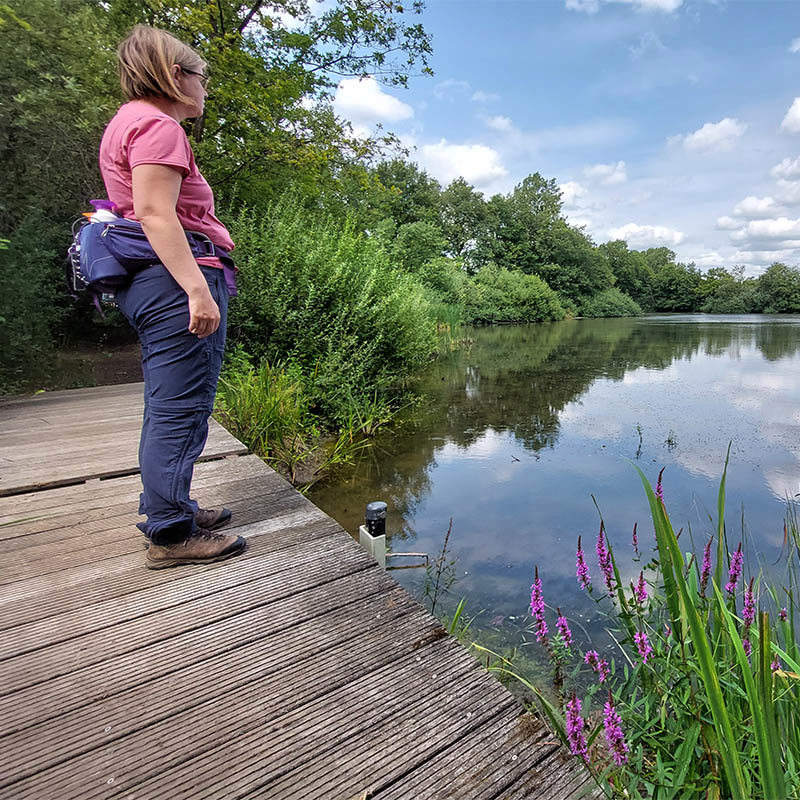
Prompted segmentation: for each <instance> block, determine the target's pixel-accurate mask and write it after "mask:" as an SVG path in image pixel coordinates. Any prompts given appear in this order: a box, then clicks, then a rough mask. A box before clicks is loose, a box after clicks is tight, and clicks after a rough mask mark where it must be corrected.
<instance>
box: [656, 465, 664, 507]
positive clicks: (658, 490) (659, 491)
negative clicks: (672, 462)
mask: <svg viewBox="0 0 800 800" xmlns="http://www.w3.org/2000/svg"><path fill="white" fill-rule="evenodd" d="M665 469H666V467H661V472H659V473H658V480H657V481H656V497H657V498H658V499H659V500H660V501H661V505H664V487H663V486H662V485H661V476H662V475H663V474H664V470H665Z"/></svg>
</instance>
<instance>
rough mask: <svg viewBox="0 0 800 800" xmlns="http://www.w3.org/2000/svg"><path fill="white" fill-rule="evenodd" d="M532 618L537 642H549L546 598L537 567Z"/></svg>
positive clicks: (532, 588) (532, 590)
mask: <svg viewBox="0 0 800 800" xmlns="http://www.w3.org/2000/svg"><path fill="white" fill-rule="evenodd" d="M531 616H532V617H533V619H534V620H535V622H536V627H535V629H534V632H535V633H536V641H537V642H539V644H544V643H545V642H546V641H547V622H546V621H545V618H544V597H543V595H542V581H541V579H540V578H539V567H536V571H535V577H534V581H533V586H531Z"/></svg>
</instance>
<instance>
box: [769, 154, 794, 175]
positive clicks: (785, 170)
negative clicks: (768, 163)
mask: <svg viewBox="0 0 800 800" xmlns="http://www.w3.org/2000/svg"><path fill="white" fill-rule="evenodd" d="M770 175H772V177H773V178H785V179H786V180H795V179H797V178H800V156H798V157H797V158H784V159H783V161H781V163H780V164H776V165H775V166H774V167H773V168H772V169H771V170H770Z"/></svg>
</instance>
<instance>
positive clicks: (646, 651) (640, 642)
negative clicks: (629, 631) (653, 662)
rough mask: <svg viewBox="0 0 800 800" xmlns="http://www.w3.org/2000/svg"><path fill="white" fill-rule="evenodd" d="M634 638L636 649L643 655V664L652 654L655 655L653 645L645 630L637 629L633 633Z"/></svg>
mask: <svg viewBox="0 0 800 800" xmlns="http://www.w3.org/2000/svg"><path fill="white" fill-rule="evenodd" d="M633 640H634V642H636V649H637V650H638V651H639V655H640V656H641V657H642V664H646V663H647V661H648V659H649V658H650V656H651V655H653V647H652V645H651V644H650V641H649V639H648V638H647V634H646V633H645V632H644V631H637V632H636V633H634V634H633Z"/></svg>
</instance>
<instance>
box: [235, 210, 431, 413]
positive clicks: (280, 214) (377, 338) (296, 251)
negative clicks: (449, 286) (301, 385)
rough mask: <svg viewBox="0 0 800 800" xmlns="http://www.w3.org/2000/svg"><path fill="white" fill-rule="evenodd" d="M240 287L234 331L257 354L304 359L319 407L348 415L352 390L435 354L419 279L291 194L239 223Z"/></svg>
mask: <svg viewBox="0 0 800 800" xmlns="http://www.w3.org/2000/svg"><path fill="white" fill-rule="evenodd" d="M231 230H232V233H233V235H234V238H235V240H236V241H237V242H238V250H237V252H238V263H239V265H240V267H241V272H240V287H241V289H240V294H239V297H238V298H237V302H236V303H234V304H232V305H231V309H232V313H231V325H232V328H233V332H234V335H235V336H236V338H237V339H238V340H239V341H240V342H241V343H242V344H243V346H244V347H245V349H246V350H247V351H248V352H249V353H251V354H252V355H253V356H254V357H255V358H257V359H260V358H262V357H266V358H267V359H269V360H270V361H274V360H285V361H287V362H289V363H292V364H297V365H299V367H300V368H301V369H302V371H303V374H304V375H306V376H309V380H310V381H311V382H312V389H311V392H312V394H313V395H314V396H315V397H317V398H318V402H319V410H320V411H321V412H322V413H323V414H324V415H325V416H326V417H327V418H329V419H333V420H342V419H344V418H345V417H346V415H347V411H348V408H349V406H350V405H352V403H353V399H354V398H363V397H369V396H371V395H372V394H373V393H374V392H375V391H376V390H379V391H386V390H387V389H389V388H391V387H393V386H396V385H397V384H398V383H399V382H400V381H402V379H403V378H404V377H405V376H407V375H408V374H410V373H411V372H412V371H414V370H415V369H417V368H419V367H420V366H421V365H422V364H423V363H425V362H426V361H427V360H428V358H429V357H430V356H431V354H432V353H433V352H434V347H435V337H434V330H433V322H432V320H431V314H430V309H429V308H428V304H427V301H426V299H425V295H424V290H423V288H422V286H421V285H420V284H419V283H418V282H417V281H416V280H415V279H414V278H413V277H412V276H410V275H408V274H406V273H403V272H400V271H398V270H397V269H395V268H394V267H393V266H392V265H391V263H390V259H389V256H388V254H387V252H386V250H385V249H384V247H383V246H382V244H381V243H380V242H378V241H376V240H374V239H370V238H368V237H366V236H364V235H363V234H360V233H358V231H356V230H355V229H354V228H353V225H352V224H351V223H350V222H344V223H342V222H340V221H338V220H335V219H333V218H331V217H328V216H325V215H320V216H319V217H317V218H314V217H312V216H310V215H309V214H308V212H307V211H306V209H305V208H304V207H303V205H302V203H301V202H300V201H299V200H298V199H297V198H296V197H294V196H292V195H287V196H286V197H284V198H282V199H281V200H280V201H279V202H276V203H275V204H273V205H272V206H270V207H269V208H268V209H266V210H265V211H264V212H263V215H262V216H260V217H259V218H256V216H255V215H254V214H252V213H251V212H250V211H249V209H243V210H242V211H241V212H240V213H239V215H238V216H237V217H236V219H235V220H234V222H233V225H232V229H231Z"/></svg>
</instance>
